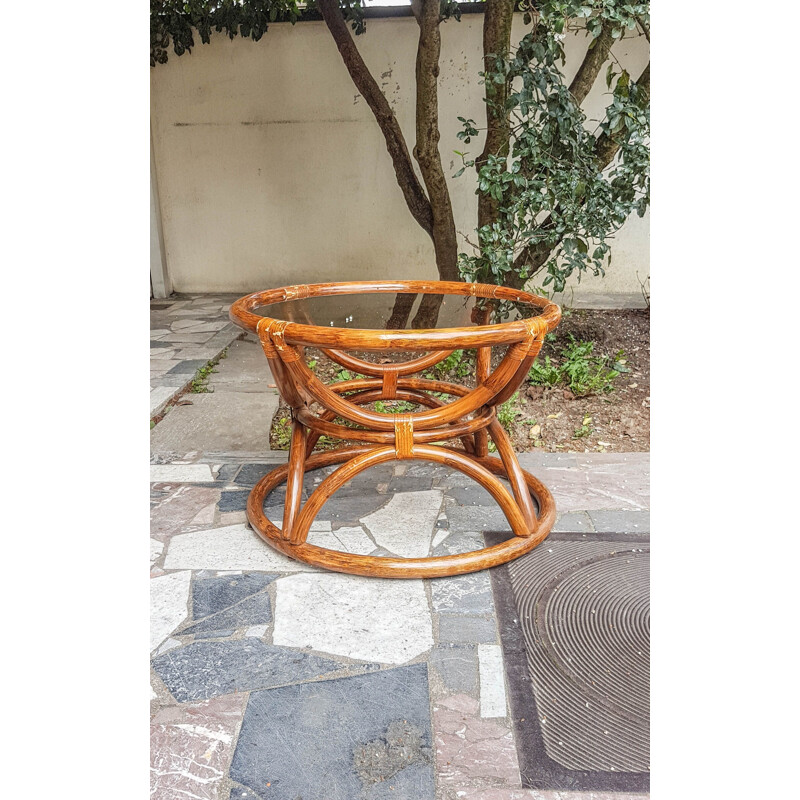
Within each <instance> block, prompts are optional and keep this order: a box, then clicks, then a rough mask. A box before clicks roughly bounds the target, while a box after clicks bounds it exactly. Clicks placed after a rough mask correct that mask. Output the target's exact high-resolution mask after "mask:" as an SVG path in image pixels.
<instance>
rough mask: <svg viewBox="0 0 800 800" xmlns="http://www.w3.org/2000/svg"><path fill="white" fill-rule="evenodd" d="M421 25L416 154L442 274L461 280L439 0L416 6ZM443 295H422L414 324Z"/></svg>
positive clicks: (423, 321)
mask: <svg viewBox="0 0 800 800" xmlns="http://www.w3.org/2000/svg"><path fill="white" fill-rule="evenodd" d="M414 11H415V16H416V17H417V23H418V25H419V44H418V46H417V67H416V78H417V143H416V145H415V147H414V158H416V160H417V163H418V164H419V168H420V172H422V179H423V181H425V188H426V189H427V191H428V197H429V198H430V205H431V211H432V213H433V234H432V238H433V249H434V251H435V254H436V267H437V269H438V271H439V278H440V279H441V280H445V281H457V280H459V274H458V242H457V240H456V226H455V221H454V219H453V207H452V204H451V202H450V190H449V189H448V188H447V180H446V179H445V175H444V170H443V169H442V159H441V156H440V155H439V95H438V78H439V55H440V52H441V46H442V40H441V32H440V30H439V22H440V18H439V0H420V2H419V4H418V5H415V8H414ZM441 301H442V296H441V295H426V296H425V297H423V298H422V302H421V303H420V307H419V311H418V312H417V315H416V317H415V318H414V322H413V323H412V324H413V326H414V327H421V326H423V325H427V324H428V323H429V322H430V319H431V318H433V319H434V320H435V316H434V317H432V314H433V313H434V311H435V312H436V313H438V308H439V305H441Z"/></svg>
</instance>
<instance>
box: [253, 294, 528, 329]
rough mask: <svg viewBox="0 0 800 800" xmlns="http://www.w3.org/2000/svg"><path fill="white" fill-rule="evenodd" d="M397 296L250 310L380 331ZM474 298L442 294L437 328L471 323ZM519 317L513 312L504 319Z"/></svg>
mask: <svg viewBox="0 0 800 800" xmlns="http://www.w3.org/2000/svg"><path fill="white" fill-rule="evenodd" d="M422 297H423V295H417V296H416V298H415V300H414V305H413V307H412V309H411V313H410V314H409V315H408V319H407V320H406V323H405V325H404V326H402V327H404V328H406V329H411V328H412V327H413V325H412V322H413V320H414V316H415V315H416V313H417V309H418V308H419V305H420V302H421V300H422ZM396 299H397V295H396V294H395V293H392V292H390V293H370V294H344V295H337V296H327V297H308V298H305V299H302V300H287V301H285V302H282V303H273V304H271V305H267V306H260V307H259V308H255V309H253V313H255V314H258V315H260V316H264V317H271V318H272V319H278V320H284V321H286V322H295V323H299V324H302V325H320V326H324V327H332V328H358V329H362V330H383V329H385V328H386V323H387V322H388V320H389V318H390V317H391V315H392V309H393V307H394V304H395V300H396ZM474 303H475V298H474V297H464V296H462V295H444V296H443V301H442V305H441V308H440V309H439V316H438V319H437V322H436V327H437V328H456V327H467V326H471V325H472V321H471V319H470V314H471V312H472V308H473V305H474ZM516 318H518V314H517V313H515V312H513V311H512V313H511V315H510V316H509V317H506V318H505V319H504V320H503V321H504V322H508V321H509V320H512V319H516Z"/></svg>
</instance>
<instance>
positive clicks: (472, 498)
mask: <svg viewBox="0 0 800 800" xmlns="http://www.w3.org/2000/svg"><path fill="white" fill-rule="evenodd" d="M445 495H446V496H447V497H452V498H453V499H454V500H455V501H456V503H458V505H460V506H496V505H497V501H496V500H495V499H494V498H493V497H492V496H491V495H490V494H489V492H487V491H486V489H484V488H483V487H482V486H479V485H478V484H477V483H475V482H472V483H471V484H469V485H467V486H454V487H452V488H450V489H445Z"/></svg>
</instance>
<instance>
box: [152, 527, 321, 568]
mask: <svg viewBox="0 0 800 800" xmlns="http://www.w3.org/2000/svg"><path fill="white" fill-rule="evenodd" d="M164 569H213V570H231V569H242V570H258V571H264V572H298V571H308V572H310V571H316V568H315V567H311V566H310V565H308V564H304V563H303V562H302V561H295V560H294V559H292V558H289V557H288V556H285V555H283V553H279V552H278V551H277V550H274V549H273V548H272V547H270V546H269V545H268V544H267V543H266V542H265V541H263V540H262V539H261V538H259V536H258V535H257V534H256V533H255V532H254V531H252V530H251V529H250V528H249V527H247V525H245V524H238V525H226V526H225V527H223V528H210V529H208V530H203V531H193V532H191V533H183V534H180V535H177V536H173V537H172V539H170V541H169V544H168V545H167V554H166V556H165V558H164Z"/></svg>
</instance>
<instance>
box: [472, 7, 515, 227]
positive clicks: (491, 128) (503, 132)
mask: <svg viewBox="0 0 800 800" xmlns="http://www.w3.org/2000/svg"><path fill="white" fill-rule="evenodd" d="M513 20H514V0H487V3H486V10H485V12H484V15H483V67H484V70H485V71H487V72H488V71H489V70H491V69H492V67H493V66H494V65H493V63H492V62H493V61H494V57H496V56H501V57H502V58H508V53H509V50H510V49H511V24H512V22H513ZM485 87H486V88H485V96H486V142H485V144H484V146H483V152H482V153H481V154H480V155H479V156H478V158H476V159H475V169H476V170H477V171H478V172H480V170H481V167H483V166H484V164H486V162H487V161H488V159H489V156H490V155H495V156H507V155H508V150H509V141H510V138H511V132H510V128H509V123H508V113H507V112H506V110H505V103H506V99H507V98H508V84H507V83H506V84H503V85H502V86H498V85H497V84H489V83H486V84H485ZM492 92H493V93H492ZM497 219H498V210H497V201H496V200H495V199H494V198H493V197H491V196H490V195H488V194H484V193H482V192H481V193H480V194H479V195H478V227H479V228H482V227H483V226H484V225H491V224H493V223H495V222H497Z"/></svg>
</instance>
